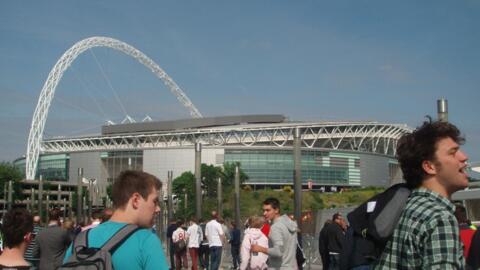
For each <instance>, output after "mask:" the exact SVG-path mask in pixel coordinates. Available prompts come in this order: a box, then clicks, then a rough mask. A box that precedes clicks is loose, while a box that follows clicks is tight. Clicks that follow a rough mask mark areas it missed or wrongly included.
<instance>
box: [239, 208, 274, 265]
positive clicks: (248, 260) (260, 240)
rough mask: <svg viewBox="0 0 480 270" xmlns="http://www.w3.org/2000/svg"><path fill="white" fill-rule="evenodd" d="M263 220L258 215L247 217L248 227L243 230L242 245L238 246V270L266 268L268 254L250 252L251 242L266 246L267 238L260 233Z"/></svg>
mask: <svg viewBox="0 0 480 270" xmlns="http://www.w3.org/2000/svg"><path fill="white" fill-rule="evenodd" d="M264 223H265V220H264V219H263V218H262V217H259V216H252V217H250V218H249V222H248V229H246V230H245V235H244V237H243V241H242V246H241V248H240V256H241V260H240V261H241V263H240V270H246V269H251V270H264V269H267V268H268V267H267V259H268V255H267V254H265V253H262V252H251V246H252V244H255V245H259V246H261V247H264V248H268V238H267V237H266V236H265V235H264V234H263V233H262V231H261V230H260V228H262V226H263V224H264Z"/></svg>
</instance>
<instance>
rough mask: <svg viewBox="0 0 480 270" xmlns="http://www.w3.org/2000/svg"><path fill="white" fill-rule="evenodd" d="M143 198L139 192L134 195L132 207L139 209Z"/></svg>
mask: <svg viewBox="0 0 480 270" xmlns="http://www.w3.org/2000/svg"><path fill="white" fill-rule="evenodd" d="M141 198H142V195H140V193H138V192H135V193H133V194H132V199H131V200H132V207H133V209H138V207H139V205H140V199H141Z"/></svg>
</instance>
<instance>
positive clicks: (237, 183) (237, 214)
mask: <svg viewBox="0 0 480 270" xmlns="http://www.w3.org/2000/svg"><path fill="white" fill-rule="evenodd" d="M235 225H236V226H237V228H240V168H239V167H238V164H237V166H235Z"/></svg>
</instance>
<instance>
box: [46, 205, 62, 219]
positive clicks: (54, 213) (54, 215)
mask: <svg viewBox="0 0 480 270" xmlns="http://www.w3.org/2000/svg"><path fill="white" fill-rule="evenodd" d="M48 220H49V221H50V220H60V209H58V208H53V209H52V210H50V212H48Z"/></svg>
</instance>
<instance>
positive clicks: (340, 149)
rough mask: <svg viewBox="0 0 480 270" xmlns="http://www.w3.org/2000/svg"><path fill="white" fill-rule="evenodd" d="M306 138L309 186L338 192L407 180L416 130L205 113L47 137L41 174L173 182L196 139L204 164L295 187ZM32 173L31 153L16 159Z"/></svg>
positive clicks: (190, 165) (253, 181)
mask: <svg viewBox="0 0 480 270" xmlns="http://www.w3.org/2000/svg"><path fill="white" fill-rule="evenodd" d="M297 129H298V130H299V132H300V138H301V145H302V146H301V168H302V182H303V187H304V188H307V187H310V188H312V189H314V190H325V191H331V190H333V191H335V190H338V189H339V188H343V187H360V186H362V187H365V186H388V185H389V184H391V183H392V182H396V181H399V180H400V179H401V177H402V176H401V171H400V169H399V166H398V164H397V161H396V159H395V149H396V145H397V141H398V139H399V138H400V136H401V135H402V134H404V133H407V132H410V131H411V129H410V128H408V127H407V126H406V125H399V124H382V123H377V122H293V121H289V120H288V119H287V118H286V117H284V116H283V115H242V116H224V117H204V118H192V119H184V120H175V121H161V122H153V121H149V122H141V123H127V124H118V125H106V126H103V127H102V132H101V135H98V136H85V137H74V138H53V139H44V140H43V141H42V143H41V154H40V157H39V159H38V162H37V169H36V176H35V178H36V179H38V178H39V177H40V176H42V178H43V179H45V180H52V181H63V182H67V183H70V184H74V183H76V182H77V178H78V170H79V168H83V176H84V177H85V178H87V179H97V180H98V182H97V185H98V190H99V192H100V193H101V194H104V192H105V189H106V186H108V184H109V183H111V182H112V181H113V179H114V178H115V177H116V176H117V175H118V174H119V172H121V171H122V170H125V169H138V170H143V171H146V172H149V173H151V174H153V175H156V176H157V177H159V178H160V179H161V180H162V181H165V180H166V179H167V173H168V171H173V177H174V178H175V177H177V176H179V175H180V174H182V173H183V172H185V171H192V172H193V171H194V165H195V144H196V143H200V144H201V162H202V163H205V164H209V165H210V164H211V165H215V166H222V165H223V164H224V163H225V162H239V163H240V164H241V167H242V169H243V170H244V172H245V173H246V174H247V175H248V176H249V179H248V180H247V181H246V183H245V184H248V185H250V186H252V187H253V188H260V187H265V186H268V187H272V188H280V187H282V186H285V185H292V184H293V171H294V162H293V136H294V135H293V134H294V132H295V130H297ZM15 164H16V166H18V167H20V168H21V169H22V171H25V164H26V159H25V158H19V159H17V160H16V161H15Z"/></svg>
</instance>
